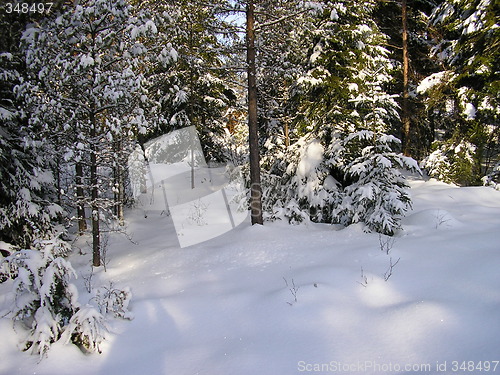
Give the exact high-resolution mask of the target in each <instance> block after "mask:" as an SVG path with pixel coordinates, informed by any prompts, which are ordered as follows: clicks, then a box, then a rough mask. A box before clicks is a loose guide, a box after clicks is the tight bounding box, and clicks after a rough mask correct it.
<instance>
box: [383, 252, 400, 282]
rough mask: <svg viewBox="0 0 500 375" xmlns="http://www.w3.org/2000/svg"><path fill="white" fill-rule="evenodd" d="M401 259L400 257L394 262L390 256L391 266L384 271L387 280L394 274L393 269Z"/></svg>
mask: <svg viewBox="0 0 500 375" xmlns="http://www.w3.org/2000/svg"><path fill="white" fill-rule="evenodd" d="M400 260H401V258H398V260H397V261H396V263H392V257H390V258H389V268H388V269H387V271H385V273H384V280H385V281H387V280H389V278H390V277H391V276H392V271H393V269H394V267H395V266H396V264H398V263H399V261H400Z"/></svg>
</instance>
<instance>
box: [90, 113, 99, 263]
mask: <svg viewBox="0 0 500 375" xmlns="http://www.w3.org/2000/svg"><path fill="white" fill-rule="evenodd" d="M90 126H91V128H90V138H91V139H90V186H91V197H92V202H91V204H90V207H91V209H92V264H93V265H94V267H99V266H100V265H101V231H100V227H99V202H98V201H97V200H98V198H99V185H98V184H99V180H98V177H97V147H96V135H97V131H96V126H97V124H96V119H95V115H94V114H93V113H92V114H91V115H90Z"/></svg>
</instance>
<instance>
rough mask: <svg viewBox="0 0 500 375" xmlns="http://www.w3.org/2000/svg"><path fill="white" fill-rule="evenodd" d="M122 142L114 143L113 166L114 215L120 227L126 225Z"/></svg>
mask: <svg viewBox="0 0 500 375" xmlns="http://www.w3.org/2000/svg"><path fill="white" fill-rule="evenodd" d="M116 137H118V136H116ZM122 147H123V145H122V142H121V140H120V139H119V140H117V141H115V142H114V143H113V153H114V158H115V160H114V166H113V184H114V187H115V188H114V193H113V196H114V214H115V216H116V218H117V219H118V222H119V224H120V225H123V224H124V214H123V204H124V201H125V178H124V175H123V174H124V168H123V160H122V157H121V156H122Z"/></svg>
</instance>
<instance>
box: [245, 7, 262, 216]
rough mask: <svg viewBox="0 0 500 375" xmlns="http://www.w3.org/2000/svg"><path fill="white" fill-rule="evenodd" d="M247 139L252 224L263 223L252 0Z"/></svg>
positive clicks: (248, 55)
mask: <svg viewBox="0 0 500 375" xmlns="http://www.w3.org/2000/svg"><path fill="white" fill-rule="evenodd" d="M246 26H247V28H246V42H247V64H248V68H247V73H248V141H249V147H250V189H251V191H250V193H251V195H250V209H251V216H252V225H253V224H263V219H262V188H261V185H260V155H259V135H258V129H257V127H258V124H257V77H256V67H255V55H256V54H255V29H254V26H255V15H254V4H253V0H248V2H247V25H246Z"/></svg>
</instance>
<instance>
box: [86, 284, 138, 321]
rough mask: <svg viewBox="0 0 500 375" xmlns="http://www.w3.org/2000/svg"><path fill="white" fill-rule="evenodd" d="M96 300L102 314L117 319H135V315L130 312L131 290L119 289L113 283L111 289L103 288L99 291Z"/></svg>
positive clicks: (110, 285)
mask: <svg viewBox="0 0 500 375" xmlns="http://www.w3.org/2000/svg"><path fill="white" fill-rule="evenodd" d="M95 299H96V301H97V305H98V306H99V310H100V312H101V313H102V314H104V315H106V314H112V315H113V316H114V317H116V318H122V319H129V320H131V319H133V318H134V315H133V314H132V313H131V312H130V311H129V310H128V305H129V303H130V300H131V299H132V292H131V291H130V288H128V287H126V288H124V289H117V288H115V287H114V286H113V283H110V284H109V287H101V288H99V289H98V290H97V293H96V296H95Z"/></svg>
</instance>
